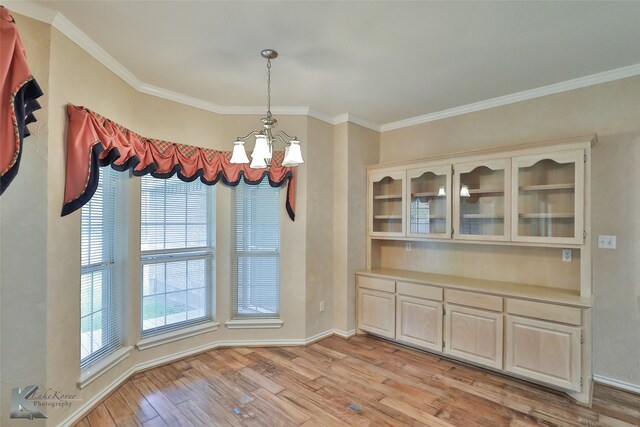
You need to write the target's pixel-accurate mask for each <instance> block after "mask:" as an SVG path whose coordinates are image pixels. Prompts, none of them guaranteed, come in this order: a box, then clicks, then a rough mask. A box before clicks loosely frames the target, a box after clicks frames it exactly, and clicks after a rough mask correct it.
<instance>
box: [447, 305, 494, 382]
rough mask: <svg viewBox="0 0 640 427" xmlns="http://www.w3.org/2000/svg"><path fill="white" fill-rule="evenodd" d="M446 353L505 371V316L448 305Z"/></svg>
mask: <svg viewBox="0 0 640 427" xmlns="http://www.w3.org/2000/svg"><path fill="white" fill-rule="evenodd" d="M445 310H446V315H445V328H444V329H445V337H444V340H445V345H444V352H445V353H448V354H450V355H452V356H456V357H460V358H462V359H467V360H469V361H471V362H474V363H478V364H481V365H486V366H489V367H492V368H498V369H502V343H503V338H502V326H503V325H502V313H497V312H493V311H488V310H481V309H476V308H469V307H462V306H457V305H454V304H445Z"/></svg>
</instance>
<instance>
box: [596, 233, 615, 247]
mask: <svg viewBox="0 0 640 427" xmlns="http://www.w3.org/2000/svg"><path fill="white" fill-rule="evenodd" d="M598 248H600V249H615V248H616V236H605V235H599V236H598Z"/></svg>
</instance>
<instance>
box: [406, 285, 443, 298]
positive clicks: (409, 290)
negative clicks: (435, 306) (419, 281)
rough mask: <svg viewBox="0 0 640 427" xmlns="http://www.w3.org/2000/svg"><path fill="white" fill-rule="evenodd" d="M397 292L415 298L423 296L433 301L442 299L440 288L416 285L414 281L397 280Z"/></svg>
mask: <svg viewBox="0 0 640 427" xmlns="http://www.w3.org/2000/svg"><path fill="white" fill-rule="evenodd" d="M397 289H398V294H401V295H407V296H410V297H416V298H425V299H430V300H434V301H442V295H443V291H442V288H438V287H435V286H427V285H416V284H415V283H407V282H398V283H397Z"/></svg>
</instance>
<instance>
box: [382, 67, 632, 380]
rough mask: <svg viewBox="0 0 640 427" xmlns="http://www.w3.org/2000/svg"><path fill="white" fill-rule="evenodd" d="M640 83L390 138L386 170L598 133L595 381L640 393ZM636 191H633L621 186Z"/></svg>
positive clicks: (615, 85) (527, 104) (385, 142)
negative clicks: (610, 240) (600, 240)
mask: <svg viewBox="0 0 640 427" xmlns="http://www.w3.org/2000/svg"><path fill="white" fill-rule="evenodd" d="M639 118H640V77H633V78H627V79H624V80H618V81H614V82H610V83H605V84H599V85H596V86H591V87H587V88H584V89H578V90H573V91H570V92H565V93H561V94H557V95H551V96H545V97H542V98H538V99H533V100H529V101H523V102H519V103H516V104H512V105H507V106H503V107H498V108H492V109H490V110H484V111H479V112H476V113H471V114H465V115H462V116H457V117H452V118H449V119H444V120H438V121H435V122H431V123H425V124H422V125H417V126H413V127H409V128H404V129H398V130H394V131H389V132H384V133H383V134H382V136H381V143H380V161H381V162H383V163H386V162H394V161H402V160H410V159H420V158H426V157H429V156H433V155H439V154H447V153H453V152H458V151H466V150H470V149H480V148H488V147H496V146H507V145H512V144H519V143H526V142H533V141H544V140H553V139H561V138H567V137H573V136H579V135H588V134H592V133H596V134H597V135H598V139H599V143H598V144H597V145H596V146H595V148H594V149H593V153H592V168H593V179H592V191H591V193H592V199H593V200H592V202H593V208H592V232H593V235H594V237H595V236H597V235H599V234H615V235H617V241H618V248H617V249H616V250H605V249H597V247H596V244H597V239H595V238H594V239H593V240H592V242H593V289H594V294H595V309H594V316H593V319H594V323H593V331H594V339H593V347H594V374H595V375H600V376H603V377H606V378H610V379H614V380H617V381H622V382H625V383H628V384H633V385H636V386H640V262H639V261H638V260H639V259H640V226H639V225H638V219H637V218H638V215H640V196H639V195H638V194H639V192H638V191H637V190H635V189H634V190H630V188H634V186H635V187H637V186H638V185H640V168H639V167H638V161H639V160H640V120H639ZM625 183H628V184H630V185H631V184H632V183H633V185H632V186H631V187H628V186H624V185H621V184H625Z"/></svg>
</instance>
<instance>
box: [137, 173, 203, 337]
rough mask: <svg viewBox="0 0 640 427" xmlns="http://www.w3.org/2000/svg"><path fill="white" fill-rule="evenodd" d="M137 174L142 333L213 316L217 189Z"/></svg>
mask: <svg viewBox="0 0 640 427" xmlns="http://www.w3.org/2000/svg"><path fill="white" fill-rule="evenodd" d="M214 188H215V187H214V186H208V185H205V184H203V183H202V182H200V181H193V182H184V181H181V180H180V179H179V178H177V177H175V176H174V177H172V178H170V179H156V178H153V177H152V176H150V175H145V176H143V177H142V179H141V197H140V201H141V225H140V249H141V254H142V260H141V261H142V325H141V326H142V335H143V336H148V335H153V334H157V333H161V332H164V331H166V330H170V329H175V328H180V327H184V326H187V325H190V324H193V323H198V322H202V321H206V320H209V319H211V318H212V317H213V310H212V306H213V304H212V298H213V297H212V295H213V289H214V281H215V273H214V256H215V250H214V246H215V243H214V242H215V235H214V233H215V230H214V229H215V227H214V224H215V192H214V191H215V190H214Z"/></svg>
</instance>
